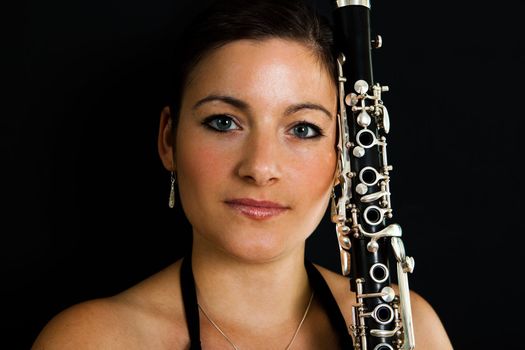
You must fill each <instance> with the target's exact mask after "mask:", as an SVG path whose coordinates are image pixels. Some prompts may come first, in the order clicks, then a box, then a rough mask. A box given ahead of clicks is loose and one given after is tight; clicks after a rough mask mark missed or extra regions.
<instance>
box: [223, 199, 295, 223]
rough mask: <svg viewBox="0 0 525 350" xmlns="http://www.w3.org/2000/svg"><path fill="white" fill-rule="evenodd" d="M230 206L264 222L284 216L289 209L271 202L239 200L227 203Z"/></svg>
mask: <svg viewBox="0 0 525 350" xmlns="http://www.w3.org/2000/svg"><path fill="white" fill-rule="evenodd" d="M225 203H226V204H228V206H230V207H231V208H233V209H235V210H236V211H238V212H240V213H241V214H243V215H245V216H248V217H249V218H252V219H257V220H264V219H269V218H271V217H274V216H277V215H279V214H282V213H283V212H285V211H286V210H288V209H289V207H286V206H283V205H281V204H279V203H275V202H271V201H259V200H255V199H251V198H238V199H231V200H227V201H225Z"/></svg>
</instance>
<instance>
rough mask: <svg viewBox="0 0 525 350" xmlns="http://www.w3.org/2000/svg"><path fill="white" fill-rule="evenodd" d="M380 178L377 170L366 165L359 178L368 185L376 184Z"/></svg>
mask: <svg viewBox="0 0 525 350" xmlns="http://www.w3.org/2000/svg"><path fill="white" fill-rule="evenodd" d="M378 179H379V176H378V173H377V171H376V170H375V169H374V168H372V167H366V168H363V169H362V170H361V173H360V174H359V180H361V182H362V183H364V184H365V185H367V186H374V185H375V184H376V183H377V181H378Z"/></svg>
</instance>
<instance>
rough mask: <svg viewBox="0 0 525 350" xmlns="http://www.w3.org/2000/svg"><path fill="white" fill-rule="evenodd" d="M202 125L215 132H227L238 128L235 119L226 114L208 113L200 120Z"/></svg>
mask: <svg viewBox="0 0 525 350" xmlns="http://www.w3.org/2000/svg"><path fill="white" fill-rule="evenodd" d="M202 125H204V126H205V127H207V128H208V129H210V130H213V131H217V132H228V131H232V130H238V129H240V127H239V126H238V125H237V123H236V122H235V120H234V119H233V118H232V117H230V116H229V115H226V114H214V115H210V116H209V117H206V118H205V119H204V120H203V121H202ZM232 127H233V128H232Z"/></svg>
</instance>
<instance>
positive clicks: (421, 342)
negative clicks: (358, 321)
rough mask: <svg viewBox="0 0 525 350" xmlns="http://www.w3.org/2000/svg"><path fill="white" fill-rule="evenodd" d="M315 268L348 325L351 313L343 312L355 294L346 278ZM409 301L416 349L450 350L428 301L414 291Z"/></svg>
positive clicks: (445, 335)
mask: <svg viewBox="0 0 525 350" xmlns="http://www.w3.org/2000/svg"><path fill="white" fill-rule="evenodd" d="M316 267H317V269H318V270H319V272H320V273H321V275H322V276H323V278H324V279H325V281H326V283H327V284H328V286H329V287H330V290H331V291H332V294H333V295H334V298H335V300H336V301H337V304H338V305H339V308H340V310H341V311H342V313H343V316H344V318H345V320H346V323H347V325H350V324H351V322H352V321H351V315H350V314H351V312H350V311H349V312H345V310H351V307H352V305H353V304H354V303H355V300H356V299H355V293H353V292H351V291H350V286H349V283H348V278H347V277H345V276H343V275H341V274H338V273H335V272H333V271H331V270H329V269H326V268H324V267H322V266H319V265H316ZM394 289H396V292H398V290H397V286H395V285H394ZM410 301H411V304H412V319H413V323H414V332H415V339H416V344H417V348H418V349H428V350H432V349H436V350H437V349H439V350H446V349H452V345H451V343H450V340H449V338H448V335H447V332H446V331H445V328H444V326H443V324H442V322H441V320H440V318H439V316H438V315H437V313H436V312H435V310H434V309H433V308H432V306H431V305H430V304H429V303H428V301H427V300H425V299H424V298H423V297H422V296H421V295H420V294H418V293H416V292H414V291H411V292H410Z"/></svg>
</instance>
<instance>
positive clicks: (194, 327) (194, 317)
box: [180, 257, 353, 350]
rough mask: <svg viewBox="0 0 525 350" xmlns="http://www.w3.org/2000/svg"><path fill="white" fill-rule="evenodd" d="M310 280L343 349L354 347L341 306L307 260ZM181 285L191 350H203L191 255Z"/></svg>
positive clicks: (183, 268) (181, 274)
mask: <svg viewBox="0 0 525 350" xmlns="http://www.w3.org/2000/svg"><path fill="white" fill-rule="evenodd" d="M304 264H305V267H306V272H307V274H308V280H309V281H310V285H311V286H312V288H313V290H314V292H315V294H316V295H317V297H318V300H319V302H320V303H321V306H322V307H323V308H324V309H325V311H326V313H327V315H328V318H329V319H330V323H331V324H332V327H333V328H334V329H335V331H336V332H337V334H338V336H339V344H340V345H341V349H353V345H352V338H351V337H350V334H348V330H347V328H346V323H345V319H344V318H343V315H342V314H341V310H339V306H338V305H337V302H336V301H335V299H334V296H333V295H332V292H331V291H330V288H329V287H328V285H327V284H326V281H325V280H324V278H323V276H321V273H320V272H319V271H318V270H317V269H316V268H315V266H314V265H313V264H312V263H311V262H310V261H307V260H305V263H304ZM180 285H181V289H182V301H183V303H184V310H185V313H186V323H187V324H188V332H189V335H190V342H191V347H190V350H201V342H200V327H199V307H198V305H197V292H196V290H195V280H194V278H193V272H192V270H191V257H187V258H185V259H183V261H182V266H181V271H180Z"/></svg>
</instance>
